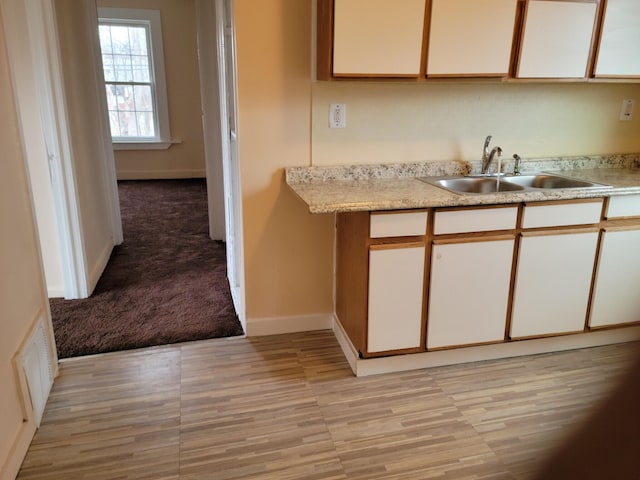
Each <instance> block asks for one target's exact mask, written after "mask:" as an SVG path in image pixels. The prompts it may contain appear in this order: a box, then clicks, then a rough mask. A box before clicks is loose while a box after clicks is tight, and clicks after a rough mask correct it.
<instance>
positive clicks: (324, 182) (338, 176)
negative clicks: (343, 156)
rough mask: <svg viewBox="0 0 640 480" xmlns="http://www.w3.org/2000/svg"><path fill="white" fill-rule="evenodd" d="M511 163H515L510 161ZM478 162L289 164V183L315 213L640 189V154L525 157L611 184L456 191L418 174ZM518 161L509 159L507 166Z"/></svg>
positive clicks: (449, 171)
mask: <svg viewBox="0 0 640 480" xmlns="http://www.w3.org/2000/svg"><path fill="white" fill-rule="evenodd" d="M511 163H512V162H511ZM478 168H479V162H476V163H474V162H469V163H466V162H430V163H411V164H389V165H353V166H351V165H348V166H338V167H290V168H287V169H286V182H287V184H288V185H289V186H290V188H291V189H292V190H293V191H294V192H295V193H296V194H297V195H298V197H300V199H301V200H302V201H303V202H305V203H306V204H307V206H308V207H309V211H310V212H311V213H335V212H350V211H365V210H370V211H374V210H398V209H410V208H427V207H446V206H463V205H467V206H468V205H490V204H501V203H518V202H523V201H543V200H563V199H574V198H593V197H602V196H611V195H627V194H637V193H640V154H631V155H628V154H627V155H609V156H598V157H559V158H553V159H552V158H545V159H528V160H525V161H523V171H524V172H540V171H561V172H560V173H562V174H563V175H565V176H570V177H574V178H580V179H584V180H589V181H592V182H596V183H602V184H605V185H611V186H612V188H591V189H558V190H540V191H533V190H527V191H524V192H517V193H515V192H507V193H497V194H482V195H466V194H456V193H451V192H449V191H446V190H444V189H442V188H438V187H436V186H433V185H429V184H426V183H424V182H422V181H420V180H418V179H417V178H415V177H422V176H442V175H468V174H474V173H477V169H478ZM512 168H513V165H509V163H508V162H507V163H505V168H504V170H503V171H510V170H511V169H512Z"/></svg>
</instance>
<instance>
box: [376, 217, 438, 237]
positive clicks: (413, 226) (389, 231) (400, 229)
mask: <svg viewBox="0 0 640 480" xmlns="http://www.w3.org/2000/svg"><path fill="white" fill-rule="evenodd" d="M369 229H370V232H369V236H370V237H371V238H384V237H412V236H416V235H425V234H426V233H427V212H426V211H420V212H398V213H372V214H371V220H370V227H369Z"/></svg>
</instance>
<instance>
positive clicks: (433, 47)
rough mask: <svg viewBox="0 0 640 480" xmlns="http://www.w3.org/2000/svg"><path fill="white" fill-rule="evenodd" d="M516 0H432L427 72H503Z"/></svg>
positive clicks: (443, 74) (506, 70) (433, 74)
mask: <svg viewBox="0 0 640 480" xmlns="http://www.w3.org/2000/svg"><path fill="white" fill-rule="evenodd" d="M517 3H518V0H432V4H431V15H430V26H429V39H428V47H429V48H428V53H427V76H428V77H438V76H441V77H447V76H484V77H490V76H507V75H508V73H509V66H510V61H511V49H512V44H513V32H514V28H515V25H516V6H517Z"/></svg>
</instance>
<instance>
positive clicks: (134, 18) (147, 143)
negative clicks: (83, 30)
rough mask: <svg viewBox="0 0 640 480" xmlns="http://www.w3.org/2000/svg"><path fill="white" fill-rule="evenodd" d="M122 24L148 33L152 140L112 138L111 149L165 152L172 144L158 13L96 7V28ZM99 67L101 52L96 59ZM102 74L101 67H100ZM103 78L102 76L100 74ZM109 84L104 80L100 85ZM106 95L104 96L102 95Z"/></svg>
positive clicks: (144, 138) (145, 138)
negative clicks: (153, 125)
mask: <svg viewBox="0 0 640 480" xmlns="http://www.w3.org/2000/svg"><path fill="white" fill-rule="evenodd" d="M103 24H109V25H113V24H122V25H125V26H129V25H130V26H136V25H146V26H148V29H147V31H148V34H149V39H148V40H149V45H148V48H149V63H150V69H151V71H152V75H153V79H152V82H150V83H151V88H152V97H153V103H154V118H155V121H156V135H155V137H148V138H147V137H112V139H111V141H112V143H113V147H114V149H115V150H151V149H154V150H155V149H158V150H160V149H167V148H169V147H170V146H171V144H172V143H173V142H172V141H171V132H170V125H169V103H168V100H167V83H166V78H165V69H164V49H163V47H162V23H161V20H160V11H159V10H145V9H133V8H110V7H98V25H99V26H100V25H103ZM100 64H101V65H102V53H101V56H100ZM103 71H104V66H103ZM103 79H104V75H103ZM107 83H110V82H106V80H105V81H104V85H105V87H106V84H107ZM105 95H106V93H105Z"/></svg>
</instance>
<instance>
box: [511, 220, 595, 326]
mask: <svg viewBox="0 0 640 480" xmlns="http://www.w3.org/2000/svg"><path fill="white" fill-rule="evenodd" d="M597 241H598V232H597V231H587V232H579V233H565V234H549V233H546V234H542V235H532V236H526V234H525V236H523V237H522V239H521V243H520V251H519V254H518V267H517V272H516V283H515V291H514V299H513V312H512V317H511V337H512V338H517V337H532V336H540V335H548V334H554V333H565V332H578V331H582V330H584V323H585V319H586V314H587V303H588V301H589V289H590V287H591V277H592V275H593V265H594V262H595V256H596V245H597Z"/></svg>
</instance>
